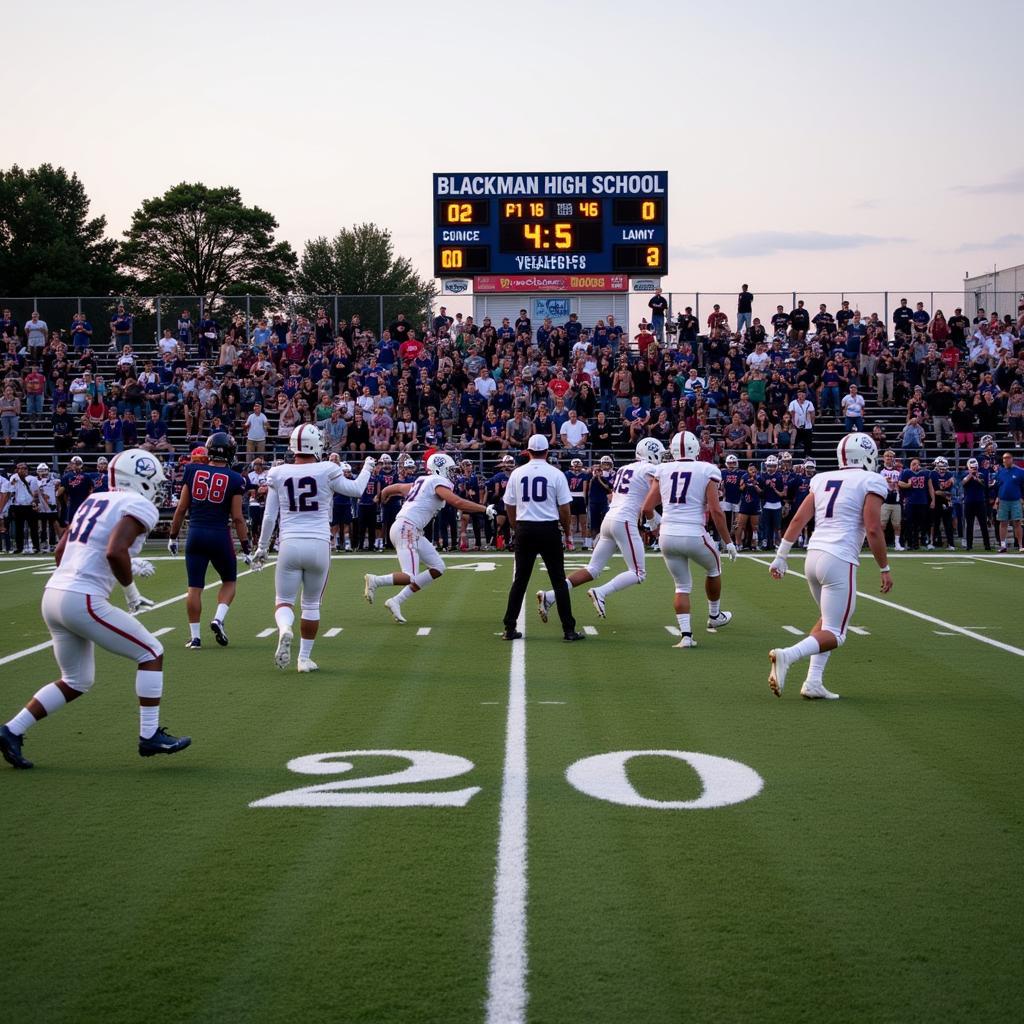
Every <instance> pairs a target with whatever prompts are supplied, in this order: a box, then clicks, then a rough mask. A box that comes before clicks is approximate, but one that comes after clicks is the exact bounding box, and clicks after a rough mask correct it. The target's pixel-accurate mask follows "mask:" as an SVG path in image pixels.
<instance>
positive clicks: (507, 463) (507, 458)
mask: <svg viewBox="0 0 1024 1024" xmlns="http://www.w3.org/2000/svg"><path fill="white" fill-rule="evenodd" d="M515 464H516V460H515V459H514V458H513V457H512V456H511V455H502V457H501V468H502V469H510V468H512V469H514V468H515Z"/></svg>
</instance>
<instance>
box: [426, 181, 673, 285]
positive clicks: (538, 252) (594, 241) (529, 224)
mask: <svg viewBox="0 0 1024 1024" xmlns="http://www.w3.org/2000/svg"><path fill="white" fill-rule="evenodd" d="M567 271H568V272H586V273H594V274H611V273H615V274H627V275H633V276H645V277H662V276H664V275H665V274H666V273H667V272H668V174H667V173H666V172H665V171H638V172H599V173H587V174H580V173H576V172H567V173H555V174H435V175H434V275H435V276H436V277H460V276H462V277H464V276H468V275H474V274H492V273H500V274H534V273H544V272H552V273H557V272H567Z"/></svg>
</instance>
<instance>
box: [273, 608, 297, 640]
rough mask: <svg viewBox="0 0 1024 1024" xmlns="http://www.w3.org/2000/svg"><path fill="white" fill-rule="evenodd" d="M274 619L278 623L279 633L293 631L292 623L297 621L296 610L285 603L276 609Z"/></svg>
mask: <svg viewBox="0 0 1024 1024" xmlns="http://www.w3.org/2000/svg"><path fill="white" fill-rule="evenodd" d="M274 621H275V622H276V623H277V631H278V633H284V632H285V631H291V628H292V623H293V622H294V621H295V612H294V611H293V610H292V609H291V608H289V607H288V605H286V604H283V605H281V607H280V608H275V609H274Z"/></svg>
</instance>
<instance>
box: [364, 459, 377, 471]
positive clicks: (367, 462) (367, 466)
mask: <svg viewBox="0 0 1024 1024" xmlns="http://www.w3.org/2000/svg"><path fill="white" fill-rule="evenodd" d="M376 468H377V460H376V459H375V458H374V457H373V456H372V455H367V456H366V458H365V459H364V460H363V472H364V473H372V472H373V471H374V470H375V469H376Z"/></svg>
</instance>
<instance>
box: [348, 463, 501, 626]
mask: <svg viewBox="0 0 1024 1024" xmlns="http://www.w3.org/2000/svg"><path fill="white" fill-rule="evenodd" d="M426 469H427V472H426V474H425V475H424V476H421V477H419V478H418V479H417V480H415V481H413V482H412V483H408V484H390V485H388V486H387V487H385V488H384V490H383V491H381V494H380V498H381V501H387V500H388V498H391V497H393V496H394V495H397V494H400V495H403V496H404V497H405V501H404V502H403V504H402V507H401V508H400V509H399V510H398V515H397V516H396V517H395V521H394V523H392V524H391V532H390V533H389V536H390V538H391V543H392V544H393V545H394V546H395V551H396V552H397V554H398V564H399V565H400V566H401V567H402V571H401V572H393V573H385V574H384V575H383V576H375V575H374V574H373V573H367V574H366V575H365V576H364V577H363V596H364V597H365V598H366V600H367V601H369V602H370V604H373V596H374V594H375V593H376V591H377V588H378V587H401V588H402V589H401V590H400V591H399V592H398V593H397V594H396V595H395V596H394V597H392V598H389V599H388V600H387V601H385V602H384V607H385V608H387V610H388V611H389V612H391V614H392V616H394V619H395V622H405V621H406V620H405V616H404V615H402V605H403V603H404V602H406V601H407V600H408V599H409V598H410V597H412V595H413V594H415V593H418V592H419V591H421V590H422V589H423V588H424V587H429V586H430V584H431V583H433V582H434V580H436V579H440V578H441V576H442V575H443V573H444V569H445V565H444V562H443V561H442V559H441V556H440V555H439V554H438V553H437V549H436V548H435V547H434V545H433V544H431V543H430V541H429V540H427V539H426V537H424V536H423V531H424V530H425V529H426V526H427V524H428V523H429V522H430V520H431V519H433V518H434V516H435V515H437V513H438V512H439V511H440V510H441V506H442V505H445V504H448V505H451V506H453V507H454V508H456V509H458V510H459V511H460V512H477V513H479V512H483V513H484V514H486V515H487V517H488V518H489V519H491V520H493V519H494V518H495V516H496V514H497V510H496V509H495V507H494V506H493V505H486V506H484V505H480V504H479V503H477V502H475V501H470V500H469V499H468V498H460V497H459V496H458V495H457V494H456V493H455V491H454V490H453V488H452V484H453V483H454V481H455V477H456V474H457V472H458V469H457V467H456V465H455V460H454V459H453V458H452V457H451V456H450V455H445V453H444V452H435V453H434V454H433V455H431V456H430V457H429V458H428V459H427V461H426ZM424 566H425V567H426V568H424Z"/></svg>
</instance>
